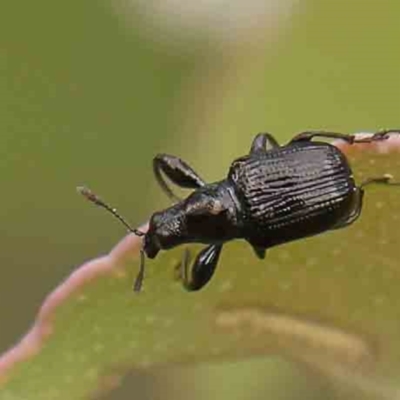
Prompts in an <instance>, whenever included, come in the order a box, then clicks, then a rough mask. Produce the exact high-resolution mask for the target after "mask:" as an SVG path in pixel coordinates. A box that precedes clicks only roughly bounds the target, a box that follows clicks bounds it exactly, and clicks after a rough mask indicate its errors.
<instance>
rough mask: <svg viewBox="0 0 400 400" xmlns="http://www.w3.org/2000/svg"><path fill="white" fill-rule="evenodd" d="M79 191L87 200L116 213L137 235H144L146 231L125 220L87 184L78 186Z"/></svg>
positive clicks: (111, 212) (116, 216) (115, 215)
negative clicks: (133, 226) (132, 225)
mask: <svg viewBox="0 0 400 400" xmlns="http://www.w3.org/2000/svg"><path fill="white" fill-rule="evenodd" d="M76 190H77V191H78V193H80V194H81V195H82V196H83V197H85V198H86V199H87V200H89V201H91V202H92V203H94V204H96V206H99V207H102V208H104V209H105V210H107V211H108V212H109V213H110V214H112V215H114V217H115V218H117V219H118V220H119V221H120V222H121V223H122V224H123V225H124V226H125V227H126V228H127V229H128V230H129V231H130V232H132V233H134V234H135V235H137V236H144V235H145V233H144V232H142V231H140V230H139V229H136V228H132V227H131V226H130V225H129V224H128V222H127V221H126V220H125V218H123V217H122V215H120V214H119V213H118V211H117V209H116V208H114V207H111V206H110V205H109V204H107V203H106V202H105V201H103V200H102V199H101V198H100V197H99V196H97V194H95V193H93V192H92V191H91V190H90V189H89V188H87V187H86V186H78V187H77V188H76Z"/></svg>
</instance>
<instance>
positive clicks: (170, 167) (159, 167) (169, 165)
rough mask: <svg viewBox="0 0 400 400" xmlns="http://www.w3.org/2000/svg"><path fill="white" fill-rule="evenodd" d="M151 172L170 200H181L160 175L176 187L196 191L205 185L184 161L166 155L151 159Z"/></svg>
mask: <svg viewBox="0 0 400 400" xmlns="http://www.w3.org/2000/svg"><path fill="white" fill-rule="evenodd" d="M153 172H154V175H155V177H156V180H157V182H158V184H159V185H160V186H161V189H162V190H163V191H164V193H165V194H166V195H167V196H168V197H169V198H170V199H172V200H174V201H179V200H181V199H180V197H178V196H177V195H176V194H175V193H174V192H173V191H172V189H171V188H170V187H169V185H168V184H167V182H166V181H165V179H164V177H163V175H162V173H163V174H164V175H165V176H166V177H167V178H168V179H169V180H170V181H171V182H172V183H174V184H175V185H176V186H178V187H181V188H184V189H198V188H199V187H202V186H204V185H205V182H204V181H203V179H202V178H201V177H200V176H199V175H198V174H197V173H196V172H195V171H194V170H193V168H192V167H190V166H189V165H188V164H187V163H186V162H185V161H183V160H181V159H180V158H178V157H175V156H171V155H168V154H158V155H157V156H156V157H154V159H153Z"/></svg>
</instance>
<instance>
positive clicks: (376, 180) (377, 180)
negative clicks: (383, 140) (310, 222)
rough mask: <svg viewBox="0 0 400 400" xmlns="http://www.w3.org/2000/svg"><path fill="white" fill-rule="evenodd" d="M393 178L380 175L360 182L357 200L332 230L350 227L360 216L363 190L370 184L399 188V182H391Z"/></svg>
mask: <svg viewBox="0 0 400 400" xmlns="http://www.w3.org/2000/svg"><path fill="white" fill-rule="evenodd" d="M392 179H393V177H392V176H391V175H389V174H387V175H382V176H378V177H373V178H368V179H366V180H364V181H363V182H361V184H360V186H358V188H357V200H356V201H355V203H354V206H353V208H352V210H351V212H350V214H349V215H348V216H347V218H346V219H344V220H342V221H339V222H338V223H337V224H336V225H335V226H334V227H333V228H332V229H340V228H344V227H346V226H349V225H351V224H352V223H353V222H354V221H355V220H356V219H357V218H358V217H359V216H360V214H361V209H362V204H363V198H364V193H365V191H364V188H365V187H366V186H368V185H371V184H383V185H390V186H400V182H392V181H391V180H392Z"/></svg>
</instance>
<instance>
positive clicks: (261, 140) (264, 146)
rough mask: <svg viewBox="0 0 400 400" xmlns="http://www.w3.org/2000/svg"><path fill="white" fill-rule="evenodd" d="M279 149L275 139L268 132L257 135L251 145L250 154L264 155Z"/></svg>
mask: <svg viewBox="0 0 400 400" xmlns="http://www.w3.org/2000/svg"><path fill="white" fill-rule="evenodd" d="M278 147H280V145H279V143H278V142H277V141H276V139H275V138H274V137H273V136H272V135H271V134H270V133H268V132H263V133H259V134H258V135H257V136H256V137H255V138H254V139H253V142H252V144H251V148H250V154H257V153H265V152H267V151H268V150H271V149H276V148H278Z"/></svg>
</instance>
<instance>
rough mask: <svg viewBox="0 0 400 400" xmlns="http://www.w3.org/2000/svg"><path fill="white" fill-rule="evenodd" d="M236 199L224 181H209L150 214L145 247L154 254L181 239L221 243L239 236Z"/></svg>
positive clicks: (187, 241)
mask: <svg viewBox="0 0 400 400" xmlns="http://www.w3.org/2000/svg"><path fill="white" fill-rule="evenodd" d="M238 215H240V213H238V201H237V199H236V197H235V194H234V192H233V190H232V189H231V187H230V185H229V184H228V183H227V181H221V182H217V183H212V184H209V185H206V186H204V187H201V188H200V189H197V190H196V191H194V192H193V193H192V194H191V195H190V196H188V197H187V198H186V199H184V200H182V201H180V202H179V203H177V204H175V205H173V206H172V207H169V208H167V209H165V210H162V211H159V212H156V213H154V214H153V215H152V217H151V219H150V223H149V230H148V232H147V233H146V236H145V238H144V251H145V252H146V254H147V256H148V257H149V258H154V257H155V256H156V255H157V254H158V252H159V251H160V250H164V249H170V248H172V247H175V246H178V245H180V244H183V243H194V242H197V243H206V244H210V243H222V242H225V241H227V240H230V239H233V238H235V237H238V234H239V225H240V221H239V220H238Z"/></svg>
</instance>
